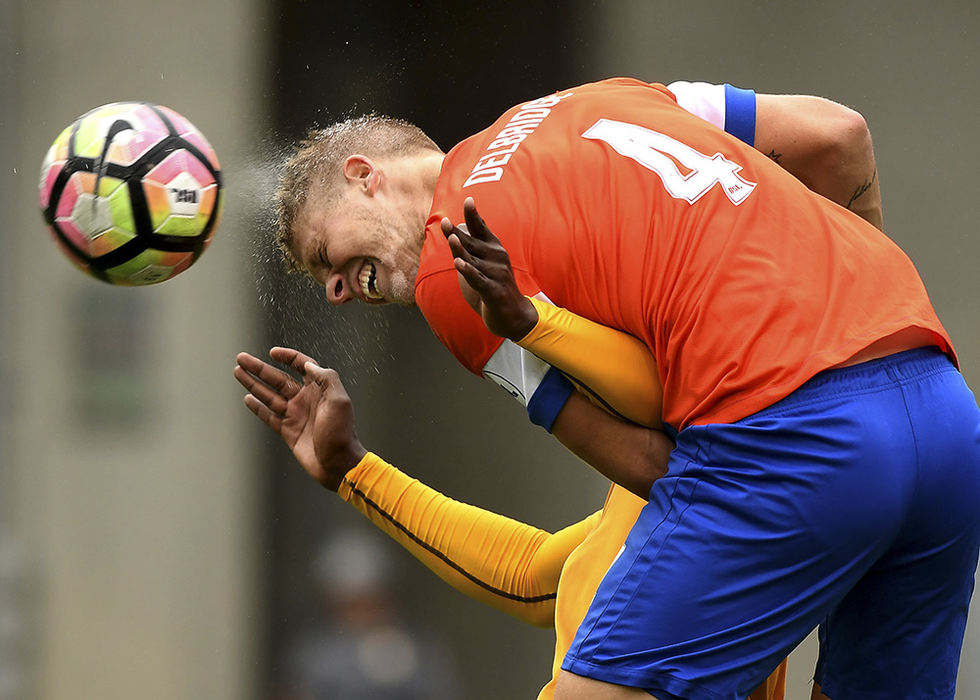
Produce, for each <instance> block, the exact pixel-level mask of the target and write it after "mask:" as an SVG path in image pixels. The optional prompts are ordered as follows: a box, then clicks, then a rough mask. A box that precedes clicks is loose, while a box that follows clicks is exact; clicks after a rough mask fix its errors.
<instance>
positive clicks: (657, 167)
mask: <svg viewBox="0 0 980 700" xmlns="http://www.w3.org/2000/svg"><path fill="white" fill-rule="evenodd" d="M582 136H583V137H585V138H587V139H596V140H598V141H605V142H606V143H608V144H609V145H610V146H612V147H613V149H614V150H615V151H616V152H617V153H619V154H620V155H624V156H626V157H627V158H632V159H633V160H635V161H636V162H637V163H639V164H640V165H642V166H643V167H645V168H649V169H650V170H652V171H653V172H655V173H657V175H659V176H660V179H661V181H663V183H664V188H666V190H667V192H668V193H669V194H670V196H671V197H673V198H674V199H685V200H687V201H688V202H689V203H690V204H694V203H695V202H696V201H698V200H699V199H701V197H703V196H704V195H705V194H707V192H708V190H710V189H711V188H712V187H714V185H715V184H716V183H717V184H719V185H721V188H722V190H723V191H724V192H725V194H726V195H727V196H728V198H729V199H730V200H731V201H732V203H733V204H735V205H739V204H741V203H742V202H744V201H745V199H746V198H747V197H748V196H749V195H750V194H752V190H753V189H755V185H756V183H754V182H749V181H748V180H746V179H744V178H742V177H741V176H739V175H738V171H739V170H741V169H742V166H741V165H738V164H737V163H733V162H732V161H730V160H728V159H727V158H725V156H723V155H722V154H720V153H716V154H715V155H713V156H707V155H705V154H704V153H701V152H700V151H696V150H694V149H693V148H691V147H690V146H688V145H687V144H684V143H681V142H680V141H678V140H677V139H674V138H671V137H670V136H667V135H666V134H661V133H660V132H659V131H652V130H650V129H646V128H644V127H642V126H638V125H636V124H628V123H626V122H617V121H613V120H611V119H600V120H599V121H597V122H596V123H595V124H593V125H592V126H591V127H589V129H588V130H587V131H586V132H585V133H584V134H582ZM677 163H680V164H681V165H683V166H684V167H685V168H687V169H688V171H689V172H688V173H687V174H684V173H681V171H680V168H678V167H677Z"/></svg>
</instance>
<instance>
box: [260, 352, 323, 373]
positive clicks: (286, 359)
mask: <svg viewBox="0 0 980 700" xmlns="http://www.w3.org/2000/svg"><path fill="white" fill-rule="evenodd" d="M269 357H271V358H272V359H273V360H275V361H276V362H279V363H282V364H284V365H287V366H289V367H292V368H293V369H294V370H296V371H297V372H299V373H301V374H302V373H303V367H304V366H306V363H307V362H313V363H314V364H315V363H316V360H314V359H313V358H312V357H310V356H309V355H304V354H303V353H301V352H300V351H299V350H293V349H292V348H283V347H274V348H272V349H271V350H270V351H269Z"/></svg>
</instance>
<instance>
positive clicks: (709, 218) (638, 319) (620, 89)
mask: <svg viewBox="0 0 980 700" xmlns="http://www.w3.org/2000/svg"><path fill="white" fill-rule="evenodd" d="M443 188H445V189H443ZM440 191H441V192H442V193H443V195H442V196H443V197H444V198H446V197H452V196H455V197H457V198H458V201H459V202H460V203H461V201H462V198H463V197H465V196H473V197H474V198H475V199H476V201H477V206H478V207H479V208H480V211H481V213H482V214H483V216H484V218H485V219H486V220H487V222H488V224H489V225H490V227H491V228H492V229H493V230H494V231H495V232H496V233H497V234H498V236H500V238H501V240H502V241H503V243H504V245H505V247H507V249H508V251H509V252H510V254H511V259H512V262H513V264H514V267H515V269H517V270H519V271H522V272H526V273H527V275H528V277H529V278H530V279H531V282H528V283H527V284H528V285H530V286H536V287H537V288H534V289H525V290H524V291H525V292H526V293H529V294H533V293H536V292H537V291H543V292H544V293H545V294H546V295H547V296H548V297H549V298H550V299H551V300H552V301H553V302H554V303H556V304H558V305H559V306H564V307H567V308H569V309H570V310H572V311H575V312H576V313H579V314H581V315H583V316H586V317H588V318H591V319H593V320H595V321H598V322H600V323H603V324H605V325H609V326H612V327H615V328H619V329H622V330H625V331H627V332H630V333H632V334H633V335H636V336H637V337H639V338H640V339H642V340H643V341H644V342H645V343H646V344H647V345H648V346H649V347H650V348H651V350H652V351H653V353H654V355H655V357H656V358H657V361H658V365H659V367H660V371H661V380H662V382H663V385H664V391H665V397H666V400H665V419H666V421H667V422H669V423H672V424H673V425H674V426H675V427H683V426H684V425H686V424H690V423H694V422H714V421H729V420H734V419H737V418H740V417H742V416H744V415H747V414H748V413H751V412H754V411H756V410H759V409H761V408H763V407H765V406H767V405H769V404H771V403H773V402H774V401H776V400H778V399H779V398H782V397H783V396H785V395H787V394H788V393H790V392H791V391H792V390H793V389H795V388H796V387H797V386H799V385H800V384H802V383H803V382H804V381H806V379H808V378H809V377H810V376H812V375H813V374H815V373H817V372H819V371H820V370H822V369H825V368H827V367H829V366H832V365H834V364H837V363H839V362H841V361H843V360H846V359H847V358H848V357H850V356H851V355H853V354H854V353H856V352H857V351H859V350H861V349H862V348H863V347H865V346H866V345H867V344H868V343H870V342H872V341H874V340H876V339H878V338H880V337H883V336H886V335H888V334H890V333H893V332H896V331H898V330H901V329H902V328H904V327H906V326H907V325H919V326H922V327H924V328H929V329H932V330H933V331H934V332H935V335H936V338H937V342H939V343H941V344H942V345H943V347H944V349H948V344H947V343H946V341H945V337H944V334H943V331H942V328H941V326H940V325H939V322H938V320H937V319H936V318H935V315H934V313H933V312H932V309H931V307H930V306H929V303H928V299H927V298H926V296H925V293H924V290H923V288H922V285H921V282H920V281H919V278H918V275H917V274H916V273H915V270H914V268H913V267H912V265H911V263H910V262H909V261H908V259H907V257H906V256H905V255H904V254H903V253H902V252H901V251H900V250H899V249H898V248H897V247H896V246H895V245H894V244H893V243H892V242H891V241H889V240H888V239H887V237H885V236H884V235H882V234H881V233H880V232H879V231H877V230H876V229H875V228H874V227H872V226H871V225H870V224H867V223H866V222H864V221H862V220H861V219H860V218H859V217H857V216H855V215H853V214H852V213H850V212H848V211H846V210H844V209H843V208H841V207H838V206H836V205H834V204H832V203H830V202H829V201H827V200H825V199H823V198H822V197H820V196H818V195H815V194H813V193H812V192H810V191H809V190H807V189H806V187H805V186H804V185H802V184H801V183H800V182H799V181H797V180H796V179H795V178H793V177H792V176H791V175H789V174H788V173H786V172H785V171H783V170H782V169H781V168H779V167H778V166H777V165H775V164H774V163H772V162H771V161H770V160H769V159H767V158H766V157H765V156H763V155H762V154H760V153H759V152H757V151H756V150H754V149H753V148H751V147H749V146H747V145H745V144H744V143H742V142H741V141H739V140H738V139H735V138H734V137H732V136H730V135H728V134H726V133H725V132H724V131H722V130H721V129H718V128H716V127H714V126H711V125H709V124H706V123H705V122H704V121H703V120H702V119H700V118H698V117H695V116H693V115H690V114H688V113H687V112H685V111H684V110H682V109H681V108H679V107H678V106H677V104H676V102H675V101H674V99H673V96H672V95H671V94H670V93H669V91H667V90H666V89H665V88H663V87H662V86H655V85H653V86H651V85H648V84H646V83H643V82H640V81H636V80H632V79H616V80H612V81H604V82H602V83H594V84H590V85H585V86H581V87H578V88H573V89H570V90H567V91H563V92H559V93H557V95H555V96H552V97H549V98H542V100H536V101H533V102H531V103H525V104H523V105H520V106H518V107H515V108H514V109H512V110H510V111H509V112H507V113H506V114H504V115H503V116H502V117H501V118H500V119H499V120H498V121H497V122H496V123H495V124H494V125H493V126H492V127H490V128H489V129H487V130H485V131H484V132H481V133H480V134H477V135H476V136H474V137H472V138H470V139H468V140H467V141H465V142H464V143H463V144H461V145H460V146H458V147H457V148H456V149H454V150H453V151H452V152H451V153H450V154H449V156H448V157H447V164H446V166H444V170H443V177H442V178H441V181H440ZM440 191H437V202H438V201H440ZM450 216H453V214H452V213H450ZM882 294H889V295H890V296H889V299H888V301H887V302H885V303H882V300H881V295H882ZM682 351H683V352H682Z"/></svg>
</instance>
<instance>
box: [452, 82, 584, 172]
mask: <svg viewBox="0 0 980 700" xmlns="http://www.w3.org/2000/svg"><path fill="white" fill-rule="evenodd" d="M572 95H573V93H571V92H566V93H565V94H563V95H548V96H547V97H542V98H540V99H537V100H532V101H531V102H527V103H525V104H523V105H521V107H520V109H519V110H518V111H517V114H515V115H514V116H513V117H511V118H510V120H508V122H507V124H506V125H504V128H503V129H501V130H500V131H499V132H498V133H497V135H496V136H494V138H493V141H491V142H490V145H489V146H487V151H488V152H487V153H485V154H484V155H482V156H481V157H480V159H479V160H478V161H476V165H474V166H473V171H472V172H471V173H470V176H469V177H468V178H466V182H464V183H463V187H469V186H470V185H478V184H480V183H481V182H496V181H497V180H499V179H500V178H501V177H503V175H504V168H505V167H506V166H507V163H508V162H509V161H510V158H511V156H512V155H514V153H515V152H516V151H517V149H518V148H520V147H521V144H522V143H524V139H526V138H527V137H528V136H530V135H531V134H533V133H534V130H535V129H536V128H537V127H538V125H540V124H541V122H543V121H544V120H545V119H546V118H547V116H548V115H549V114H551V110H552V108H553V107H554V106H555V105H557V104H558V103H559V102H561V101H562V100H564V99H565V98H566V97H571V96H572Z"/></svg>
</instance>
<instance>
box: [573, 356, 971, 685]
mask: <svg viewBox="0 0 980 700" xmlns="http://www.w3.org/2000/svg"><path fill="white" fill-rule="evenodd" d="M978 504H980V410H978V409H977V403H976V400H975V399H974V397H973V395H972V393H971V392H970V390H969V389H968V388H967V386H966V384H965V383H964V381H963V378H962V376H961V375H960V373H959V372H958V371H956V369H955V368H954V367H953V365H952V364H951V363H950V361H949V360H948V359H947V358H946V357H945V356H944V355H943V354H942V353H940V352H939V351H938V350H936V349H934V348H923V349H919V350H912V351H909V352H903V353H899V354H896V355H893V356H891V357H888V358H884V359H881V360H875V361H872V362H867V363H864V364H860V365H855V366H853V367H846V368H843V369H836V370H830V371H827V372H824V373H822V374H820V375H818V376H817V377H815V378H814V379H812V380H811V381H809V382H808V383H807V384H805V385H804V386H802V387H801V388H800V389H798V390H797V391H795V392H794V393H793V394H792V395H790V396H789V397H787V398H786V399H784V400H782V401H780V402H779V403H777V404H775V405H773V406H771V407H769V408H767V409H765V410H763V411H761V412H759V413H757V414H754V415H752V416H749V417H748V418H745V419H743V420H741V421H738V422H737V423H733V424H712V425H704V426H693V427H689V428H687V429H685V430H683V431H681V432H680V434H679V435H678V438H677V448H676V449H675V450H674V452H673V454H672V455H671V459H670V467H669V471H668V473H667V475H666V476H664V477H663V478H661V479H660V480H659V481H657V483H656V484H655V485H654V486H653V488H652V489H651V491H650V502H649V503H648V504H647V505H646V506H645V507H644V509H643V511H642V513H641V515H640V517H639V519H638V520H637V523H636V525H635V526H634V527H633V530H632V531H631V532H630V534H629V537H628V539H627V540H626V544H625V546H624V549H623V551H622V553H621V554H620V556H619V557H618V559H617V560H616V561H615V562H614V563H613V565H612V567H611V568H610V570H609V572H608V573H607V575H606V577H605V579H604V580H603V582H602V585H601V586H600V587H599V590H598V592H597V593H596V597H595V599H594V600H593V603H592V606H591V608H590V609H589V612H588V615H587V616H586V618H585V620H584V621H583V623H582V625H581V627H580V628H579V630H578V634H577V635H576V637H575V640H574V642H573V644H572V647H571V649H570V650H569V652H568V655H567V656H566V657H565V661H564V664H563V665H562V668H564V669H566V670H568V671H571V672H573V673H576V674H579V675H583V676H589V677H591V678H595V679H598V680H602V681H606V682H609V683H616V684H619V685H627V686H633V687H637V688H644V689H646V690H648V691H649V692H650V693H651V694H653V695H656V696H657V697H658V698H660V700H674V699H675V698H684V699H685V700H744V698H745V697H746V696H747V695H748V694H749V693H750V692H751V691H752V690H754V689H755V688H756V687H757V686H758V685H759V684H760V683H762V681H763V680H764V679H765V678H766V676H767V675H768V674H769V673H770V672H771V671H772V670H773V669H775V667H776V666H777V664H778V663H779V662H780V661H781V660H782V659H783V658H784V657H785V656H787V655H788V654H789V652H790V651H792V650H793V648H795V647H796V645H797V644H798V643H799V642H800V641H801V640H802V639H803V638H804V637H805V636H806V635H807V634H808V633H809V632H810V631H811V630H812V629H813V628H814V627H816V626H817V625H820V638H821V649H820V659H819V661H818V665H817V673H816V680H817V682H819V683H820V685H821V687H822V688H823V690H824V693H825V694H826V695H827V696H828V697H831V698H835V699H837V698H847V699H848V700H850V699H854V698H860V699H862V700H863V699H869V700H870V699H871V698H875V699H879V698H880V699H882V700H885V699H888V700H891V699H893V698H899V697H900V698H907V699H913V698H919V699H925V698H929V700H941V699H945V698H949V700H952V698H953V693H954V687H955V683H956V670H957V665H958V660H959V655H960V648H961V646H962V643H963V633H964V628H965V626H966V617H967V609H968V607H969V603H970V596H971V594H972V591H973V580H974V572H975V570H976V565H977V550H978V547H980V507H978Z"/></svg>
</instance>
